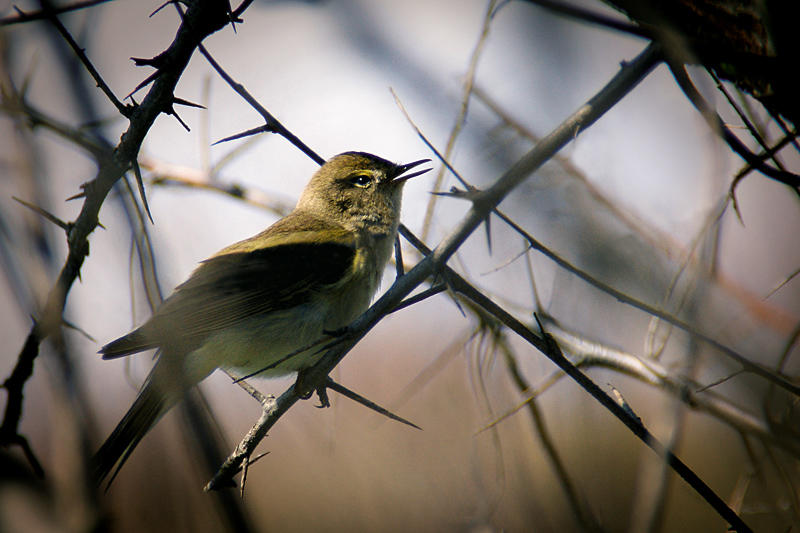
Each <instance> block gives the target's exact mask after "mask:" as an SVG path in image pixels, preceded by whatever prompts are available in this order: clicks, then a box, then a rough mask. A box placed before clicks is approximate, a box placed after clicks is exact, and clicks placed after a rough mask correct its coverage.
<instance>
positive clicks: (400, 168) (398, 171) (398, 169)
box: [392, 159, 432, 183]
mask: <svg viewBox="0 0 800 533" xmlns="http://www.w3.org/2000/svg"><path fill="white" fill-rule="evenodd" d="M429 161H430V159H420V160H419V161H414V162H413V163H406V164H405V165H397V166H395V167H394V169H393V170H392V183H402V182H404V181H406V180H409V179H411V178H414V177H417V176H419V175H420V174H425V173H426V172H428V171H429V170H432V169H430V168H426V169H423V170H418V171H416V172H412V173H411V174H406V175H405V176H403V175H402V174H404V173H405V172H408V171H409V170H411V169H412V168H414V167H416V166H418V165H421V164H422V163H427V162H429Z"/></svg>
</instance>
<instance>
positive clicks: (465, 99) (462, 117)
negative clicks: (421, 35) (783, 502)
mask: <svg viewBox="0 0 800 533" xmlns="http://www.w3.org/2000/svg"><path fill="white" fill-rule="evenodd" d="M496 7H497V0H490V1H489V5H488V7H487V8H486V14H485V15H484V17H483V24H482V26H481V33H480V35H479V36H478V42H476V43H475V48H473V50H472V54H471V55H470V58H469V67H468V68H467V74H466V76H465V77H464V78H465V79H464V85H463V88H462V91H461V107H460V108H459V111H458V116H457V117H456V120H455V123H454V124H453V127H452V129H451V130H450V135H449V137H448V138H447V145H446V146H445V149H444V158H445V159H447V160H449V159H450V156H451V155H452V153H453V148H455V145H456V140H457V139H458V135H459V133H461V128H462V127H463V126H464V122H466V120H467V111H468V110H469V100H470V98H471V97H472V88H473V86H474V84H475V74H476V72H477V70H478V60H479V59H480V57H481V53H482V52H483V48H484V46H485V45H486V39H487V38H488V37H489V24H490V23H491V21H492V17H493V16H494V13H495V8H496ZM395 99H397V96H395ZM445 170H446V169H445V168H444V167H440V168H439V172H437V173H436V178H435V179H434V181H433V190H434V191H438V190H439V189H441V188H442V182H443V181H444V175H445ZM436 200H437V198H436V196H431V197H430V199H429V200H428V206H427V207H426V208H425V218H423V220H422V240H425V239H427V238H428V232H429V231H430V229H431V228H430V226H431V221H432V220H433V211H434V208H435V207H436Z"/></svg>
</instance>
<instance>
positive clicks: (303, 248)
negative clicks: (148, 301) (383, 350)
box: [93, 152, 427, 482]
mask: <svg viewBox="0 0 800 533" xmlns="http://www.w3.org/2000/svg"><path fill="white" fill-rule="evenodd" d="M425 161H427V160H422V161H415V162H414V163H409V164H407V165H395V164H393V163H391V162H389V161H386V160H385V159H381V158H379V157H376V156H374V155H371V154H367V153H363V152H346V153H344V154H340V155H338V156H336V157H333V158H332V159H330V160H329V161H328V162H326V163H325V164H324V165H323V166H322V167H320V169H319V170H318V171H317V172H316V173H315V174H314V176H312V178H311V181H310V182H309V183H308V185H307V186H306V188H305V190H304V191H303V194H302V195H301V197H300V200H299V202H298V203H297V207H296V208H295V209H294V211H292V212H291V213H290V214H289V215H287V216H286V217H285V218H283V219H281V220H279V221H278V222H276V223H275V224H273V225H272V226H270V227H269V228H267V229H266V230H264V231H263V232H261V233H259V234H258V235H255V236H253V237H251V238H249V239H246V240H243V241H240V242H238V243H235V244H233V245H231V246H228V247H227V248H224V249H222V250H220V251H219V252H218V253H216V254H214V255H213V256H211V257H210V258H208V259H206V260H205V261H203V262H202V263H201V264H200V266H198V267H197V269H196V270H195V271H194V272H193V273H192V275H191V276H190V277H189V279H188V280H187V281H185V282H184V283H183V284H181V285H179V286H178V287H177V288H176V289H175V292H174V293H173V294H172V295H171V296H170V297H169V298H167V299H166V300H165V301H164V303H163V304H162V305H161V306H160V307H159V308H158V309H157V310H156V312H155V313H154V314H153V316H152V317H151V318H150V319H149V320H148V321H147V322H145V323H144V324H143V325H142V326H141V327H139V328H138V329H136V330H134V331H132V332H131V333H129V334H128V335H125V336H124V337H121V338H119V339H117V340H115V341H112V342H110V343H108V344H107V345H105V346H104V347H103V348H102V349H101V350H100V353H102V354H103V359H114V358H117V357H122V356H125V355H128V354H132V353H136V352H140V351H144V350H149V349H153V348H157V349H158V350H159V352H158V354H159V355H158V361H157V362H156V365H155V366H154V367H153V370H152V371H151V372H150V374H149V376H148V377H147V380H146V381H145V384H144V386H143V387H142V391H141V392H140V393H139V395H138V397H137V399H136V400H135V402H134V404H133V406H132V407H131V408H130V410H129V411H128V413H127V414H126V415H125V417H124V418H123V419H122V421H121V422H120V423H119V424H118V425H117V427H116V428H115V429H114V431H113V432H112V433H111V435H110V436H109V438H108V439H107V440H106V442H105V443H104V444H103V445H102V446H101V448H100V449H99V450H98V452H97V454H96V455H95V458H94V465H93V469H94V474H95V478H96V480H97V481H98V482H100V481H102V480H103V479H104V478H106V477H107V476H108V474H109V473H111V471H112V470H114V469H115V467H116V468H117V469H119V467H121V466H122V463H124V461H125V460H126V459H127V458H128V456H129V455H130V453H131V452H132V451H133V448H134V447H135V446H136V445H137V444H138V443H139V441H140V440H141V439H142V437H143V436H144V435H145V433H147V431H148V430H149V429H150V428H151V427H152V426H153V425H154V424H155V423H156V422H157V421H158V419H159V418H160V417H161V416H162V415H163V414H164V413H165V412H166V411H167V410H168V409H169V408H170V407H172V405H174V404H175V402H177V401H178V400H180V398H181V397H182V396H183V394H184V393H185V392H186V390H187V389H188V388H189V387H191V386H193V385H195V384H196V383H198V382H200V381H201V380H203V379H204V378H205V377H206V376H208V375H209V374H210V373H211V372H212V371H213V370H214V369H216V368H224V369H226V370H232V371H236V372H240V373H250V372H255V371H258V370H260V369H263V368H265V367H267V366H268V365H270V364H273V363H275V362H277V361H280V360H281V359H283V358H284V357H285V356H286V355H287V354H290V353H292V352H294V351H296V350H299V349H301V348H303V347H306V346H308V345H310V344H311V343H313V342H315V341H317V340H319V339H320V338H322V336H323V335H324V332H325V331H332V330H336V329H338V328H341V327H344V326H346V325H347V324H348V323H350V322H351V321H352V320H353V319H354V318H356V317H357V316H358V315H359V314H361V313H362V312H363V311H364V310H365V309H366V308H367V306H368V305H369V302H370V300H371V298H372V296H373V294H374V292H375V290H376V289H377V287H378V284H379V281H380V278H381V274H382V272H383V269H384V267H385V265H386V263H387V261H388V260H389V257H390V255H391V251H392V246H393V242H394V239H395V237H396V235H397V227H398V225H399V222H400V200H401V194H402V188H403V187H402V186H403V183H404V182H405V180H406V179H408V178H410V177H413V176H416V175H419V174H421V173H423V172H427V169H426V170H423V171H418V172H414V173H411V174H407V175H404V176H401V175H402V174H404V173H405V172H406V171H408V170H409V169H411V168H413V167H415V166H417V165H419V164H420V163H423V162H425ZM316 357H317V354H316V353H315V352H314V350H306V351H305V352H302V353H298V354H297V355H295V356H292V357H291V358H289V359H287V360H285V361H282V362H280V364H278V365H276V366H274V367H273V368H270V369H269V370H267V371H265V372H263V375H265V376H274V375H281V374H286V373H289V372H293V371H298V370H302V369H303V368H306V367H309V366H311V365H312V364H313V363H314V362H316ZM112 479H113V478H112Z"/></svg>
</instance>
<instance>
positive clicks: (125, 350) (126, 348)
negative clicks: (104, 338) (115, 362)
mask: <svg viewBox="0 0 800 533" xmlns="http://www.w3.org/2000/svg"><path fill="white" fill-rule="evenodd" d="M157 346H158V345H157V344H156V343H154V342H153V340H152V339H150V338H148V336H147V335H145V334H144V333H143V332H142V328H139V329H136V330H134V331H131V332H130V333H128V334H127V335H125V336H124V337H120V338H119V339H117V340H114V341H111V342H109V343H108V344H106V345H105V346H103V347H102V348H100V353H101V354H103V359H116V358H117V357H122V356H124V355H129V354H132V353H136V352H143V351H145V350H149V349H151V348H155V347H157Z"/></svg>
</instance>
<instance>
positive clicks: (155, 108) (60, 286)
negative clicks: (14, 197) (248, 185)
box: [0, 0, 249, 445]
mask: <svg viewBox="0 0 800 533" xmlns="http://www.w3.org/2000/svg"><path fill="white" fill-rule="evenodd" d="M246 4H249V2H247V1H245V2H243V3H242V5H241V6H240V7H239V8H238V9H237V11H236V13H235V14H236V15H238V14H239V13H241V9H242V6H244V5H246ZM228 9H229V8H228V4H227V2H226V1H224V0H217V1H213V2H191V3H190V5H189V8H188V10H187V11H186V14H185V17H184V19H183V21H182V23H181V25H180V27H179V29H178V31H177V33H176V36H175V39H174V40H173V42H172V44H171V45H170V46H169V48H167V50H165V51H164V52H163V53H162V54H160V55H159V56H158V57H159V63H158V71H157V74H158V75H157V76H156V77H155V78H154V82H153V86H152V88H151V89H150V91H149V92H148V94H147V96H146V97H145V98H144V100H143V101H142V102H141V104H139V105H137V106H135V107H133V108H131V109H130V112H129V114H127V115H126V117H127V118H128V119H129V121H130V124H129V126H128V129H127V130H126V131H125V133H123V135H122V138H121V140H120V142H119V144H118V145H117V146H116V147H115V148H114V149H113V150H112V151H107V152H104V153H97V154H96V156H97V166H98V169H97V173H96V175H95V176H94V178H93V179H91V180H90V181H88V182H86V183H84V184H83V185H82V189H83V190H82V193H81V194H80V196H82V197H84V198H85V200H84V203H83V206H82V208H81V211H80V214H79V215H78V217H77V218H76V219H75V221H74V222H72V223H71V225H70V231H69V232H68V234H67V242H68V246H69V252H68V255H67V259H66V260H65V262H64V265H63V267H62V268H61V272H60V273H59V275H58V278H57V280H56V282H55V284H54V285H53V287H52V288H51V289H50V292H49V294H48V296H47V300H46V303H45V305H44V307H43V309H42V311H41V313H40V316H39V317H38V318H37V319H36V320H35V321H34V324H33V326H32V327H31V329H30V332H29V333H28V336H27V339H26V340H25V343H24V345H23V347H22V349H21V350H20V353H19V356H18V358H17V363H16V365H15V367H14V369H13V370H12V372H11V374H10V375H9V376H8V378H6V380H5V381H4V383H3V386H4V388H5V389H6V390H7V393H8V400H7V404H6V409H5V413H4V416H3V422H2V426H0V444H2V445H11V444H19V443H21V442H22V443H24V438H23V437H21V436H20V435H19V434H18V427H19V423H20V419H21V416H22V404H23V394H24V388H25V384H26V383H27V381H28V379H29V378H30V377H31V375H32V374H33V367H34V362H35V360H36V357H37V356H38V354H39V347H40V345H41V343H42V341H44V340H45V339H47V338H48V337H49V336H50V335H52V334H53V333H54V332H55V331H56V330H57V328H59V327H60V325H61V316H62V314H63V311H64V306H65V304H66V300H67V295H68V293H69V290H70V288H71V287H72V284H73V283H74V281H75V280H76V279H77V278H78V276H79V274H80V270H81V266H82V265H83V261H84V260H85V258H86V256H87V255H88V254H89V240H88V239H89V235H90V234H91V233H92V232H93V231H94V229H95V228H96V227H97V225H98V213H99V211H100V207H101V206H102V205H103V202H104V201H105V198H106V196H107V195H108V193H109V191H110V190H111V187H112V186H113V185H114V183H116V182H117V180H119V179H120V178H121V177H122V176H123V175H124V174H125V172H127V171H128V169H129V168H131V165H132V164H134V163H135V161H136V157H137V155H138V153H139V150H140V149H141V145H142V141H143V140H144V137H145V135H146V134H147V132H148V131H149V130H150V128H151V126H152V125H153V122H154V121H155V119H156V117H157V116H158V115H159V114H161V113H163V112H168V111H169V110H170V109H171V106H172V103H173V102H174V89H175V86H176V84H177V82H178V80H179V79H180V76H181V74H182V72H183V70H184V69H185V67H186V65H187V64H188V62H189V59H190V58H191V56H192V54H193V52H194V50H195V49H196V48H197V46H198V45H199V44H200V42H201V41H202V40H203V39H204V38H205V37H207V36H208V35H210V34H212V33H214V32H216V31H218V30H220V29H222V28H223V27H225V25H226V24H227V23H228V22H230V20H231V14H230V13H229V12H228ZM52 16H53V15H52V14H48V18H50V17H52ZM86 61H88V59H87V60H86ZM84 63H85V64H86V62H84ZM95 72H96V71H95ZM97 75H98V76H99V74H97ZM126 109H127V108H126Z"/></svg>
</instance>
